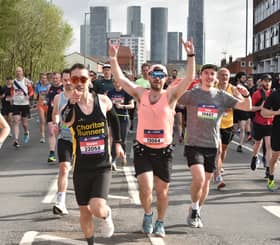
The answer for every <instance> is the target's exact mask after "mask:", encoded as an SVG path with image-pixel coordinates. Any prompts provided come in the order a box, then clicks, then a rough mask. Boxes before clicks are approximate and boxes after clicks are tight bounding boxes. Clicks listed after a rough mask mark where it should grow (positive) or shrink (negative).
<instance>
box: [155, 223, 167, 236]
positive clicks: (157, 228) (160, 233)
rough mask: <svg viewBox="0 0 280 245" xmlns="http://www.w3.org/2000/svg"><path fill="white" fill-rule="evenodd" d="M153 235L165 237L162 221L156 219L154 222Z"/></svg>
mask: <svg viewBox="0 0 280 245" xmlns="http://www.w3.org/2000/svg"><path fill="white" fill-rule="evenodd" d="M154 232H155V235H156V236H158V237H165V230H164V224H163V221H160V220H157V221H156V223H155V231H154Z"/></svg>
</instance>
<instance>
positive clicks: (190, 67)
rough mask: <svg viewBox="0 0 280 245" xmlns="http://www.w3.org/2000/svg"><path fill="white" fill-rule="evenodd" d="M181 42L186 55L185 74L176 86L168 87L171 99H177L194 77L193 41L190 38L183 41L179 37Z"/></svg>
mask: <svg viewBox="0 0 280 245" xmlns="http://www.w3.org/2000/svg"><path fill="white" fill-rule="evenodd" d="M181 42H182V45H183V46H184V49H185V52H186V54H187V57H188V59H187V63H186V75H185V77H184V78H183V79H182V80H181V81H180V83H178V85H177V86H174V87H173V88H171V89H170V95H171V96H170V98H171V100H178V99H179V98H180V97H181V96H182V95H183V94H184V92H185V91H186V89H187V88H188V87H189V85H190V84H191V83H192V81H193V80H194V78H195V53H194V45H193V41H192V39H191V40H190V41H186V42H184V40H183V39H181Z"/></svg>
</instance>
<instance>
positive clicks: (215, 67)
mask: <svg viewBox="0 0 280 245" xmlns="http://www.w3.org/2000/svg"><path fill="white" fill-rule="evenodd" d="M206 69H213V70H214V71H218V66H216V65H213V64H205V65H203V66H202V67H201V68H200V73H201V72H203V71H204V70H206Z"/></svg>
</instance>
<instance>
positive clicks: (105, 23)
mask: <svg viewBox="0 0 280 245" xmlns="http://www.w3.org/2000/svg"><path fill="white" fill-rule="evenodd" d="M107 32H110V19H109V8H108V7H90V55H91V56H97V57H106V56H107V46H108V45H107Z"/></svg>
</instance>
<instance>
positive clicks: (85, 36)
mask: <svg viewBox="0 0 280 245" xmlns="http://www.w3.org/2000/svg"><path fill="white" fill-rule="evenodd" d="M89 52H90V30H89V25H81V26H80V54H81V55H85V56H89V55H90V53H89Z"/></svg>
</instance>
